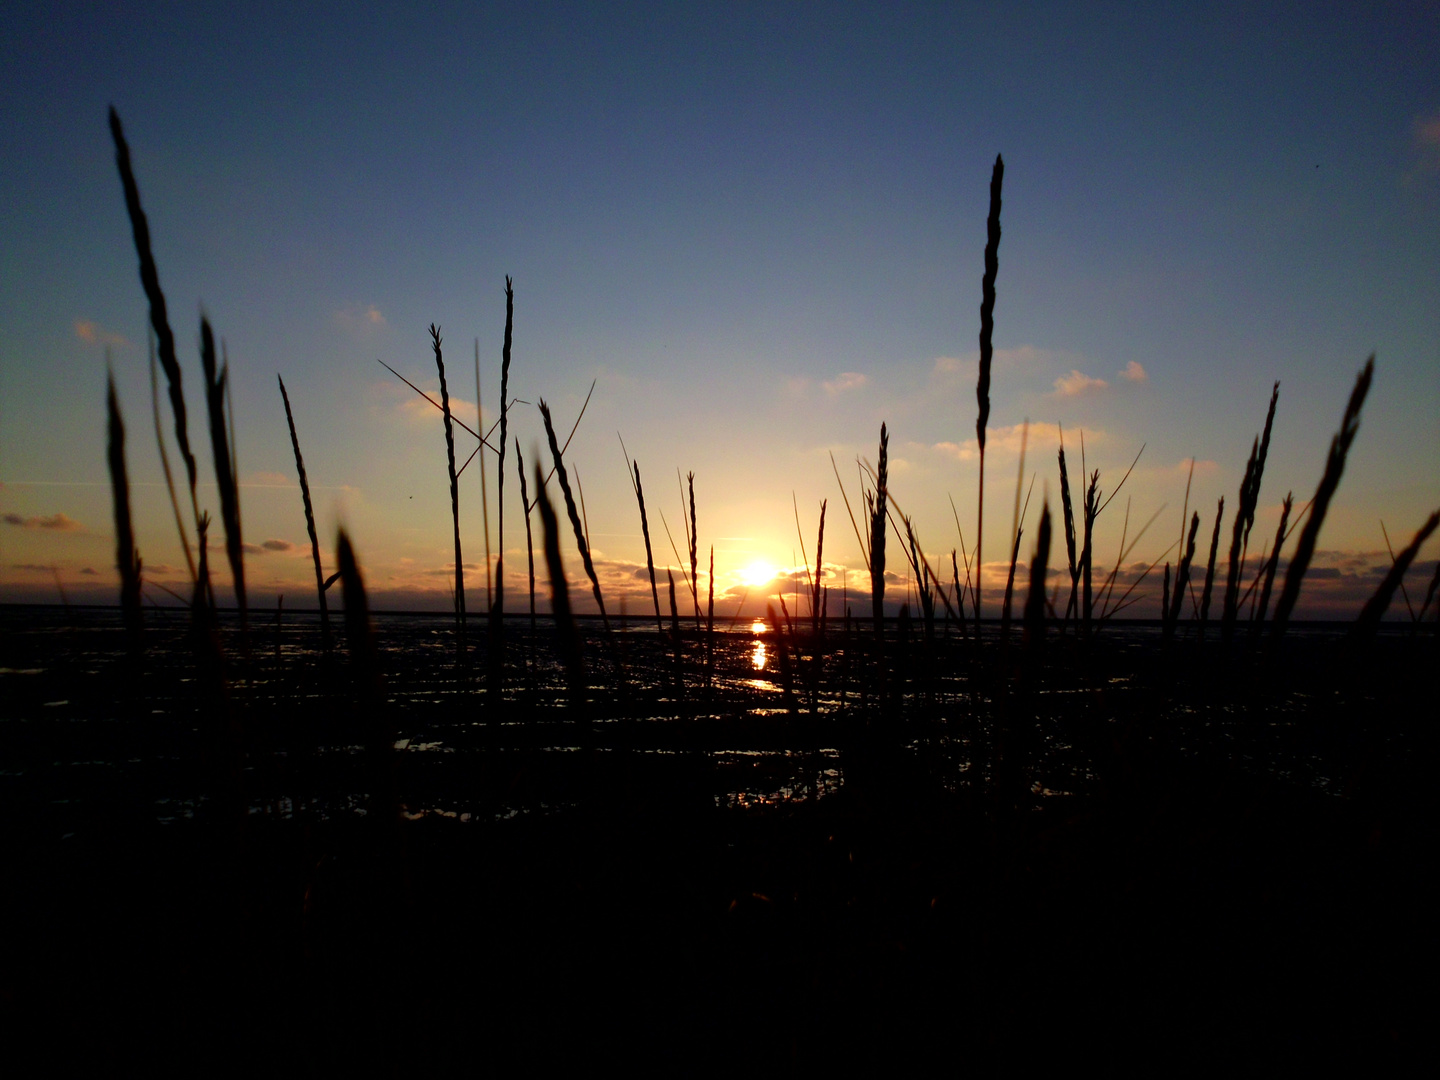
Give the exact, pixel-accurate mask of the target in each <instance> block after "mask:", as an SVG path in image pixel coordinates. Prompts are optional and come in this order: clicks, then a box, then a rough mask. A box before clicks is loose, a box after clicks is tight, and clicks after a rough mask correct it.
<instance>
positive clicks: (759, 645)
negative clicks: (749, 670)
mask: <svg viewBox="0 0 1440 1080" xmlns="http://www.w3.org/2000/svg"><path fill="white" fill-rule="evenodd" d="M768 629H769V627H767V626H766V625H765V620H764V619H756V620H755V621H754V622H753V623H751V624H750V631H751V632H752V633H753V634H754V635H755V645H754V648H752V649H751V651H750V666H751V667H753V668H754V669H755V670H756V671H764V670H765V660H766V656H765V640H764V639H763V638H762V637H760V635H761V634H763V633H765V631H766V630H768Z"/></svg>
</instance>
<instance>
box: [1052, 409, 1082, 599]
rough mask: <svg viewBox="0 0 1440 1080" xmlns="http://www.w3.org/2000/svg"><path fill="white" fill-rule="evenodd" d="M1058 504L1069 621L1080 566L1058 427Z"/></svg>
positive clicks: (1073, 517)
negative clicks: (1066, 560)
mask: <svg viewBox="0 0 1440 1080" xmlns="http://www.w3.org/2000/svg"><path fill="white" fill-rule="evenodd" d="M1057 426H1058V425H1057ZM1060 506H1061V509H1062V510H1063V511H1064V515H1065V553H1066V555H1067V556H1068V558H1069V560H1070V562H1069V565H1070V602H1069V603H1068V604H1067V605H1066V606H1065V619H1066V621H1069V619H1070V617H1071V616H1072V615H1073V614H1074V613H1075V591H1076V587H1077V585H1078V584H1079V581H1080V568H1079V567H1078V566H1077V565H1076V563H1075V508H1074V506H1073V504H1072V503H1071V501H1070V475H1069V473H1068V472H1066V469H1065V432H1064V429H1060Z"/></svg>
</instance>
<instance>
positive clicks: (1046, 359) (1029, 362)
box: [932, 345, 1075, 376]
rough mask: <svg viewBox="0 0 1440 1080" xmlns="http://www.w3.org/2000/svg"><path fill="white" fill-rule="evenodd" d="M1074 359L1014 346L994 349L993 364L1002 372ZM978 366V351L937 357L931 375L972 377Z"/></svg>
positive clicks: (1032, 346)
mask: <svg viewBox="0 0 1440 1080" xmlns="http://www.w3.org/2000/svg"><path fill="white" fill-rule="evenodd" d="M1074 359H1075V357H1074V356H1073V355H1072V354H1070V353H1062V352H1056V351H1055V350H1053V349H1041V348H1037V347H1036V346H1034V345H1016V346H1014V347H1013V348H1009V349H996V350H995V356H994V361H993V362H994V363H996V364H998V365H1000V367H1001V369H1002V370H1003V369H1005V368H1007V367H1021V366H1025V367H1032V366H1036V365H1041V364H1046V363H1054V362H1055V361H1057V360H1058V361H1062V362H1064V361H1067V360H1068V361H1073V360H1074ZM979 366H980V354H979V352H978V351H977V352H971V353H966V354H965V355H964V356H937V357H936V358H935V363H934V365H933V367H932V373H933V374H934V375H941V376H944V375H962V374H963V375H972V374H975V373H977V372H978V370H979Z"/></svg>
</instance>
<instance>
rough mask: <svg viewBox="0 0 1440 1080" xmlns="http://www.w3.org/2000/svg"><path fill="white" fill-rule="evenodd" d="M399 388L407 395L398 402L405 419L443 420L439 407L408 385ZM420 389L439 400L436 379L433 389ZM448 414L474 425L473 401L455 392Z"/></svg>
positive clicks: (436, 421)
mask: <svg viewBox="0 0 1440 1080" xmlns="http://www.w3.org/2000/svg"><path fill="white" fill-rule="evenodd" d="M401 389H402V390H404V391H405V393H406V395H407V396H406V397H405V398H403V399H402V400H401V402H400V412H401V413H402V414H403V415H404V416H405V418H406V419H407V420H411V421H413V422H414V423H417V424H437V425H438V424H443V423H444V422H445V414H444V413H442V412H441V411H440V410H439V409H437V408H436V407H435V406H434V405H432V404H430V402H428V401H426V400H425V399H424V398H422V397H421V396H420V395H419V394H417V393H415V391H413V390H411V389H410V388H409V387H408V386H404V387H401ZM421 389H422V390H424V391H425V392H426V393H427V394H429V395H430V396H431V397H432V398H434V399H435V400H436V401H439V400H440V386H439V383H438V381H437V383H436V386H435V388H434V389H433V390H431V389H430V388H429V387H428V386H421ZM512 412H513V410H512ZM450 415H451V416H453V417H454V418H455V419H456V420H459V421H461V422H462V423H464V424H466V425H467V426H469V427H474V426H475V403H474V402H473V401H466V400H465V399H464V398H462V397H459V396H457V395H455V394H451V395H450ZM461 437H462V438H464V439H469V438H470V436H468V435H465V434H464V433H463V431H462V432H461ZM467 445H468V444H467ZM456 449H457V451H458V449H459V444H457V446H456ZM465 452H466V453H467V454H468V453H469V452H470V451H469V449H468V448H467V449H466V451H465Z"/></svg>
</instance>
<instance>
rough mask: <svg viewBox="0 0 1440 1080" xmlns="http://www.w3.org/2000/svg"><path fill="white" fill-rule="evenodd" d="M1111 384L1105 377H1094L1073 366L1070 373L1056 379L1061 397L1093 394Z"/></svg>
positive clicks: (1057, 389) (1057, 392)
mask: <svg viewBox="0 0 1440 1080" xmlns="http://www.w3.org/2000/svg"><path fill="white" fill-rule="evenodd" d="M1137 366H1138V365H1137ZM1109 385H1110V384H1109V383H1108V382H1106V381H1105V380H1104V379H1094V378H1091V377H1090V376H1089V375H1086V374H1084V373H1083V372H1081V371H1078V370H1076V369H1075V368H1071V369H1070V374H1068V375H1061V376H1060V377H1059V378H1058V379H1056V380H1055V393H1056V394H1058V395H1059V396H1060V397H1079V396H1080V395H1081V394H1093V393H1096V392H1097V391H1100V390H1104V389H1105V388H1106V387H1107V386H1109Z"/></svg>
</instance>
